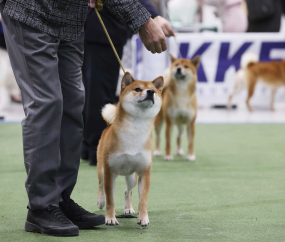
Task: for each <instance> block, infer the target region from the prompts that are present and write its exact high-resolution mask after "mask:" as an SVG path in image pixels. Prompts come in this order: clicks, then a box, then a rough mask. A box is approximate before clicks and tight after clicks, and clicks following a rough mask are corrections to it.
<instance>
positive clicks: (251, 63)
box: [228, 53, 285, 112]
mask: <svg viewBox="0 0 285 242" xmlns="http://www.w3.org/2000/svg"><path fill="white" fill-rule="evenodd" d="M259 81H261V82H263V83H264V84H265V85H266V86H268V87H269V88H271V102H270V108H271V110H274V96H275V93H276V91H277V89H278V88H279V87H281V86H284V85H285V60H283V61H273V62H258V56H256V55H255V54H252V53H247V54H244V55H243V56H242V59H241V68H240V70H238V71H237V74H236V82H235V87H234V91H233V93H232V94H231V95H230V96H229V101H228V108H230V107H231V101H232V98H233V97H234V95H236V94H237V93H239V92H240V91H242V90H243V89H247V90H248V95H247V99H246V105H247V108H248V110H249V111H250V112H252V111H253V109H252V107H251V106H250V103H249V101H250V99H251V97H252V96H253V93H254V89H255V85H256V83H257V82H259Z"/></svg>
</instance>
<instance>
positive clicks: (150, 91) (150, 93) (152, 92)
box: [146, 89, 154, 95]
mask: <svg viewBox="0 0 285 242" xmlns="http://www.w3.org/2000/svg"><path fill="white" fill-rule="evenodd" d="M146 93H147V95H153V94H154V90H152V89H149V90H147V91H146Z"/></svg>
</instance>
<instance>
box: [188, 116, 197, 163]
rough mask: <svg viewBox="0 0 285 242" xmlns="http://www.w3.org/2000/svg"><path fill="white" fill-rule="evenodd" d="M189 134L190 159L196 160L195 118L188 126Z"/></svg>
mask: <svg viewBox="0 0 285 242" xmlns="http://www.w3.org/2000/svg"><path fill="white" fill-rule="evenodd" d="M187 135H188V142H189V144H188V155H187V160H188V161H194V160H196V156H195V153H194V135H195V118H193V119H192V120H191V123H190V124H189V125H188V127H187Z"/></svg>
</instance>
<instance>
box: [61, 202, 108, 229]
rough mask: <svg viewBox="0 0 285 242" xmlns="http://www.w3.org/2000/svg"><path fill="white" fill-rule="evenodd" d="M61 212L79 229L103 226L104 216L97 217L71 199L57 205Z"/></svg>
mask: <svg viewBox="0 0 285 242" xmlns="http://www.w3.org/2000/svg"><path fill="white" fill-rule="evenodd" d="M59 206H60V207H61V209H62V211H63V212H64V214H65V215H66V217H67V218H69V219H70V220H71V221H72V223H74V224H75V225H77V226H78V228H79V229H88V228H92V227H94V226H98V225H102V224H105V217H104V215H97V214H94V213H90V212H88V211H86V210H85V209H84V208H82V207H81V206H79V205H78V204H77V203H75V202H74V201H73V200H72V199H70V200H68V201H63V202H60V203H59Z"/></svg>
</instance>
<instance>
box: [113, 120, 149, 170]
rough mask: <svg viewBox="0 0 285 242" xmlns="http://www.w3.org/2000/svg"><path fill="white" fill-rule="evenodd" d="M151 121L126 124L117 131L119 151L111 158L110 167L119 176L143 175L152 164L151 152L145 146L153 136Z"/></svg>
mask: <svg viewBox="0 0 285 242" xmlns="http://www.w3.org/2000/svg"><path fill="white" fill-rule="evenodd" d="M151 128H152V122H151V121H150V120H136V121H134V122H132V121H130V122H127V121H126V122H125V123H124V125H123V127H120V128H119V129H117V130H116V133H117V135H118V142H119V149H118V151H117V152H115V153H113V154H111V155H110V156H109V166H110V168H111V170H113V172H115V173H117V174H118V175H123V176H127V175H131V174H133V173H134V172H137V173H141V172H142V171H143V170H144V169H145V168H147V167H148V166H149V165H150V163H151V150H146V149H145V145H146V142H147V141H148V139H149V136H150V135H151Z"/></svg>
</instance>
